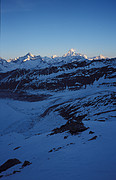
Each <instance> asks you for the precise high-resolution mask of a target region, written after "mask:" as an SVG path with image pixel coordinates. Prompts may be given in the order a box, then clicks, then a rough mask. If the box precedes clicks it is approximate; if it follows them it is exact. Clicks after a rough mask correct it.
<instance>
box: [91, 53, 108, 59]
mask: <svg viewBox="0 0 116 180" xmlns="http://www.w3.org/2000/svg"><path fill="white" fill-rule="evenodd" d="M106 58H107V57H105V56H103V55H102V54H100V55H99V56H95V57H93V59H94V60H98V59H106Z"/></svg>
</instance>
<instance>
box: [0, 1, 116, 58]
mask: <svg viewBox="0 0 116 180" xmlns="http://www.w3.org/2000/svg"><path fill="white" fill-rule="evenodd" d="M115 9H116V0H1V10H2V11H1V43H0V45H1V49H0V56H2V57H4V58H7V59H8V58H14V57H17V56H21V55H24V54H26V53H27V52H31V53H32V54H35V55H38V54H40V55H41V56H45V55H47V56H51V55H54V54H56V55H63V54H64V53H66V52H67V51H68V50H69V49H71V48H74V49H76V50H77V51H78V52H80V53H84V54H87V56H95V55H99V54H103V55H104V56H109V57H114V56H116V10H115Z"/></svg>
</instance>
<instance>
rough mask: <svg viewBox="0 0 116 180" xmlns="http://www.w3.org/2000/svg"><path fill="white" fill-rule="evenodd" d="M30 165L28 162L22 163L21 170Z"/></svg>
mask: <svg viewBox="0 0 116 180" xmlns="http://www.w3.org/2000/svg"><path fill="white" fill-rule="evenodd" d="M30 164H32V163H30V162H29V161H24V163H23V165H22V168H24V167H25V166H29V165H30Z"/></svg>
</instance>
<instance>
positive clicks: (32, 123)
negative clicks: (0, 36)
mask: <svg viewBox="0 0 116 180" xmlns="http://www.w3.org/2000/svg"><path fill="white" fill-rule="evenodd" d="M71 53H72V54H73V53H74V52H73V50H72V52H71ZM28 56H29V57H28V58H30V59H29V60H26V61H24V59H23V61H24V62H22V63H19V62H20V60H21V61H22V59H20V58H19V59H20V60H19V61H18V62H17V63H14V62H10V63H12V64H14V66H15V64H17V65H16V66H17V67H18V68H16V67H15V68H14V69H13V68H11V67H10V68H9V67H8V69H7V67H6V69H7V70H6V69H5V71H1V72H0V147H1V148H0V177H1V179H8V180H23V179H24V180H25V179H29V180H32V179H34V180H38V179H40V180H45V179H51V180H54V179H56V180H59V179H61V180H64V179H66V180H70V179H80V180H93V179H95V180H98V179H99V180H103V179H105V180H109V179H111V180H115V178H116V171H115V167H116V153H115V152H116V143H115V136H116V131H115V126H116V107H115V106H116V102H115V86H116V84H115V77H116V73H115V72H116V68H115V67H116V59H115V58H113V59H104V60H103V59H102V60H93V61H89V60H87V59H86V58H85V59H81V60H79V59H78V57H77V54H76V55H75V56H74V55H67V56H66V57H62V58H61V59H62V60H61V59H60V57H54V58H53V57H52V58H50V59H49V60H48V58H44V59H43V58H40V57H38V59H36V58H35V56H32V55H30V54H29V55H28ZM33 58H35V59H33ZM16 61H17V60H16ZM36 61H37V64H38V62H39V65H40V66H39V65H38V67H37V64H36ZM56 61H57V62H56ZM33 62H34V63H33ZM26 63H27V64H26ZM28 63H29V64H28ZM22 64H23V65H22ZM24 64H25V66H24ZM33 64H36V66H35V65H33ZM30 66H31V67H32V68H30ZM12 67H13V66H12ZM20 67H23V68H20ZM13 158H17V159H18V160H19V161H20V162H21V163H20V164H17V165H15V166H13V167H10V168H8V169H7V170H4V171H2V172H1V165H3V164H4V163H5V162H7V160H9V159H13ZM25 160H26V161H29V162H30V163H31V164H30V165H27V166H22V165H23V163H24V161H25Z"/></svg>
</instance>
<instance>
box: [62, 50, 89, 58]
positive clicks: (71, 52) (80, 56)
mask: <svg viewBox="0 0 116 180" xmlns="http://www.w3.org/2000/svg"><path fill="white" fill-rule="evenodd" d="M70 56H77V57H78V58H85V59H87V56H86V55H83V54H81V53H78V52H76V50H75V49H73V48H72V49H70V50H69V51H68V53H66V54H64V55H63V57H70Z"/></svg>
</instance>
